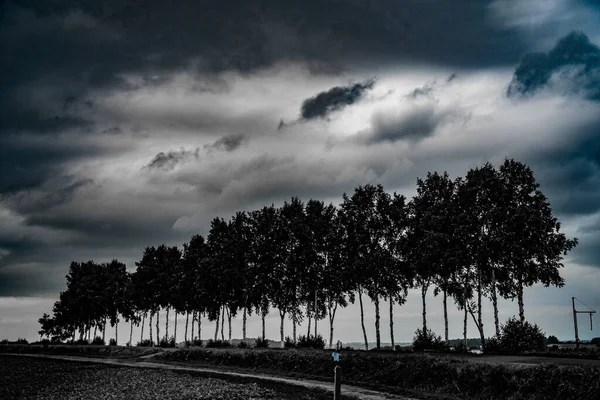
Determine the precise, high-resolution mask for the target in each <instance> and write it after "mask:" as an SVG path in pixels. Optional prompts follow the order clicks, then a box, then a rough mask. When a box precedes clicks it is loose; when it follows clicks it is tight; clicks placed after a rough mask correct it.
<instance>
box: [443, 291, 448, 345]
mask: <svg viewBox="0 0 600 400" xmlns="http://www.w3.org/2000/svg"><path fill="white" fill-rule="evenodd" d="M444 339H445V340H446V344H448V293H446V289H444Z"/></svg>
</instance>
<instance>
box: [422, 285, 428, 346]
mask: <svg viewBox="0 0 600 400" xmlns="http://www.w3.org/2000/svg"><path fill="white" fill-rule="evenodd" d="M428 288H429V285H426V284H423V286H421V300H422V301H423V334H425V333H426V332H427V303H426V302H425V296H426V295H427V289H428Z"/></svg>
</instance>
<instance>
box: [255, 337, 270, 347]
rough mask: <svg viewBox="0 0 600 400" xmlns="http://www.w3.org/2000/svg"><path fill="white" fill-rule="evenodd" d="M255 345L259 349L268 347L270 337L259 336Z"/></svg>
mask: <svg viewBox="0 0 600 400" xmlns="http://www.w3.org/2000/svg"><path fill="white" fill-rule="evenodd" d="M255 346H256V347H257V348H259V349H261V348H262V349H266V348H268V347H269V339H266V338H265V339H263V338H257V339H256V345H255Z"/></svg>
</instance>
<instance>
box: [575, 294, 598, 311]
mask: <svg viewBox="0 0 600 400" xmlns="http://www.w3.org/2000/svg"><path fill="white" fill-rule="evenodd" d="M575 300H577V301H578V302H580V303H581V304H583V305H584V306H586V307H587V308H589V309H590V310H591V311H594V312H595V310H594V309H593V308H592V307H590V306H588V305H587V304H585V303H584V302H583V301H581V300H579V299H578V298H577V297H575Z"/></svg>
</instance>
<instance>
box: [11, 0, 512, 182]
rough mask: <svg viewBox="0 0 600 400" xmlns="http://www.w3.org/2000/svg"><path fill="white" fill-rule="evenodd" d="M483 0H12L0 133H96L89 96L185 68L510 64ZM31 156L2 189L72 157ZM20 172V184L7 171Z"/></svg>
mask: <svg viewBox="0 0 600 400" xmlns="http://www.w3.org/2000/svg"><path fill="white" fill-rule="evenodd" d="M487 4H488V1H481V2H472V1H467V0H460V1H443V2H398V1H393V0H382V1H378V2H359V1H354V0H345V1H331V0H330V1H323V0H292V1H287V2H281V1H279V0H243V1H241V0H240V1H235V2H217V3H215V2H213V1H208V0H203V1H192V0H187V1H183V0H181V1H175V2H163V1H158V0H147V1H142V0H122V1H108V2H107V1H103V2H97V1H92V0H75V1H73V0H45V1H37V0H13V1H10V2H8V3H6V4H5V6H3V8H2V14H1V16H0V17H1V19H2V23H1V24H0V52H2V54H6V55H10V56H9V57H4V59H3V61H2V63H0V76H2V90H0V140H3V139H2V138H3V137H5V136H6V135H12V134H15V133H17V132H32V133H38V134H54V133H56V132H62V131H64V130H78V131H80V132H84V131H85V132H87V131H89V132H88V133H90V132H91V133H94V129H93V128H94V123H93V121H88V120H87V119H86V117H85V116H84V114H85V110H86V107H87V108H92V109H93V107H94V99H93V98H91V97H90V96H92V95H93V93H98V92H103V93H106V92H110V91H131V90H134V89H136V88H139V87H140V86H153V85H158V84H163V83H165V82H168V81H169V80H170V79H171V76H172V74H173V73H174V72H180V71H182V70H186V71H188V70H190V69H191V70H192V74H196V75H197V77H198V81H199V82H203V81H204V80H205V79H204V78H205V77H206V76H218V73H219V72H221V71H225V70H235V71H239V72H242V73H250V72H252V71H255V70H256V69H258V68H263V67H268V66H272V65H273V64H274V63H276V62H278V61H291V62H298V61H300V62H305V63H307V64H308V65H309V67H310V69H311V71H313V72H315V73H331V72H332V71H336V70H339V69H343V68H348V67H354V66H358V67H360V66H361V65H378V66H381V65H384V64H385V63H392V62H395V61H402V60H405V61H410V62H413V61H414V62H425V63H438V64H446V65H453V66H458V67H460V66H475V65H481V64H494V65H498V64H506V63H510V62H513V61H514V57H515V50H519V49H520V44H519V43H520V42H519V40H518V37H517V33H516V32H513V31H510V30H506V29H501V28H498V27H495V25H494V24H489V23H488V21H487V20H486V16H487V14H486V13H487V11H486V10H487V8H486V7H487ZM456 20H460V21H461V24H459V25H457V24H455V21H456ZM466 38H469V39H466ZM424 44H427V45H424ZM517 53H519V52H518V51H517ZM129 75H133V76H135V77H137V78H138V79H137V80H136V81H135V82H137V83H132V81H131V80H127V79H126V78H125V77H126V76H129ZM317 114H318V111H317ZM6 149H7V148H6V147H4V148H3V149H2V151H7V150H6ZM36 156H37V153H36V151H35V150H34V151H32V152H31V153H30V152H28V151H26V149H21V153H20V154H19V155H18V157H19V163H21V164H23V165H22V166H21V169H20V170H14V169H12V170H10V169H9V170H7V169H5V168H4V167H5V165H2V167H3V168H2V171H3V174H6V175H7V176H8V177H9V178H10V179H9V183H8V184H7V183H6V182H7V181H6V180H5V179H3V180H2V186H3V187H4V188H6V187H11V190H12V189H13V188H15V187H18V186H25V187H29V186H32V185H39V184H40V183H43V182H44V180H45V179H46V178H47V176H48V175H53V174H54V173H56V172H57V171H53V170H54V169H56V168H59V167H57V165H60V164H61V163H64V162H67V161H69V160H72V159H71V157H77V155H76V154H62V158H60V157H59V155H58V154H54V155H53V156H52V157H51V158H52V162H50V160H48V161H49V162H48V163H45V162H44V157H42V159H37V160H35V161H33V160H34V159H35V158H36ZM0 159H3V157H0ZM28 160H32V161H28ZM2 162H3V163H4V164H8V163H6V162H5V161H4V160H3V161H2ZM28 163H29V164H31V165H25V164H28ZM55 164H56V165H55ZM7 171H8V172H7ZM19 172H20V173H21V176H23V178H22V183H19V182H15V179H14V177H16V176H18V175H19ZM1 190H2V188H0V191H1Z"/></svg>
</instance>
